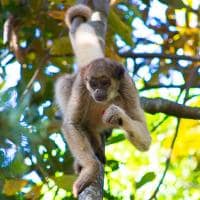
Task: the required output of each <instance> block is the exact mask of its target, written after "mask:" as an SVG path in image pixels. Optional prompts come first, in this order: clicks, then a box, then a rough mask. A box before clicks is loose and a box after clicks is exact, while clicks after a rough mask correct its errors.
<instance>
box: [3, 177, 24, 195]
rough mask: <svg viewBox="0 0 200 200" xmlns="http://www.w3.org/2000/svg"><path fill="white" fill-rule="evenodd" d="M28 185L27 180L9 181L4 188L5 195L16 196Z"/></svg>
mask: <svg viewBox="0 0 200 200" xmlns="http://www.w3.org/2000/svg"><path fill="white" fill-rule="evenodd" d="M27 184H28V181H27V180H17V179H15V180H13V179H7V180H6V181H5V183H4V186H3V193H4V194H6V195H7V196H12V195H15V194H16V192H19V191H20V190H21V189H22V188H23V187H24V186H26V185H27Z"/></svg>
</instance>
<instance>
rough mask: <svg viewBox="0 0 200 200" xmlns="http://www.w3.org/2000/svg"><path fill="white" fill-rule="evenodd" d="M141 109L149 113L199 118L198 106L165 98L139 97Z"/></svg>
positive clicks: (199, 109) (199, 110)
mask: <svg viewBox="0 0 200 200" xmlns="http://www.w3.org/2000/svg"><path fill="white" fill-rule="evenodd" d="M140 100H141V105H142V107H143V109H144V110H145V111H146V112H147V113H150V114H155V113H159V112H160V113H165V114H167V115H171V116H175V117H178V118H188V119H200V108H198V107H190V106H185V105H182V104H179V103H176V102H173V101H170V100H167V99H162V98H155V99H151V98H146V97H141V99H140Z"/></svg>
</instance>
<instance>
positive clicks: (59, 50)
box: [50, 37, 72, 56]
mask: <svg viewBox="0 0 200 200" xmlns="http://www.w3.org/2000/svg"><path fill="white" fill-rule="evenodd" d="M71 52H72V50H71V44H70V41H69V38H68V37H61V38H57V39H55V40H54V42H53V46H52V47H51V49H50V54H51V55H60V56H62V55H66V54H69V53H71Z"/></svg>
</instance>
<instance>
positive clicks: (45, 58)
mask: <svg viewBox="0 0 200 200" xmlns="http://www.w3.org/2000/svg"><path fill="white" fill-rule="evenodd" d="M48 59H49V54H47V55H46V56H45V57H44V58H43V59H42V61H41V62H40V65H39V66H38V68H37V69H36V70H35V72H34V74H33V76H32V77H31V79H30V81H29V82H28V84H27V86H26V88H25V89H24V91H23V93H22V95H21V100H22V99H23V98H24V97H25V96H26V94H27V93H28V91H29V90H30V88H31V87H32V85H33V82H34V81H35V79H36V78H37V76H38V74H39V72H40V70H41V69H42V66H43V65H44V63H46V61H47V60H48Z"/></svg>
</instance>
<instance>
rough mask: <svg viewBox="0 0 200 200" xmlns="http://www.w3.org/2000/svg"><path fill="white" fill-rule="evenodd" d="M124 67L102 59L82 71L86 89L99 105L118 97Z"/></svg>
mask: <svg viewBox="0 0 200 200" xmlns="http://www.w3.org/2000/svg"><path fill="white" fill-rule="evenodd" d="M123 74H124V67H123V66H122V65H121V64H119V63H117V62H115V61H112V60H110V59H108V58H100V59H97V60H95V61H93V62H91V63H90V64H89V65H88V66H86V67H85V68H83V69H82V71H81V76H82V77H83V79H84V81H85V84H86V88H87V90H88V91H89V94H90V96H92V98H93V99H94V100H95V101H96V102H97V103H107V102H109V101H111V100H112V99H114V98H115V97H116V96H117V95H118V90H119V85H120V81H121V78H122V77H123Z"/></svg>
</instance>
